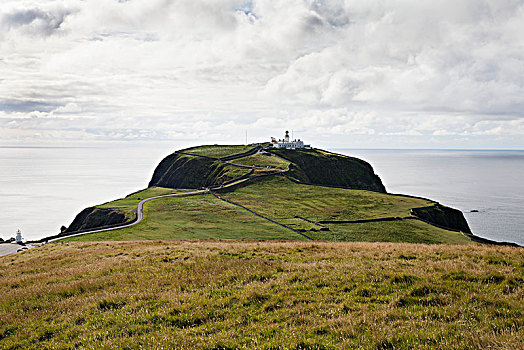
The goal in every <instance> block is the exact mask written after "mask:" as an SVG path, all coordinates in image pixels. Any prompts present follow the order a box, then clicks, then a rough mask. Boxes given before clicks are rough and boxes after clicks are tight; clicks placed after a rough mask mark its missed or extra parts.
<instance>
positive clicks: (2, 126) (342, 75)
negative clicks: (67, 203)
mask: <svg viewBox="0 0 524 350" xmlns="http://www.w3.org/2000/svg"><path fill="white" fill-rule="evenodd" d="M523 33H524V4H523V2H522V1H521V0H464V1H460V2H456V1H451V0H443V1H439V2H421V1H415V0H404V1H387V2H384V1H379V0H369V1H356V0H346V1H344V0H330V1H328V0H326V1H322V0H258V1H241V0H220V1H217V0H173V1H168V0H148V1H146V0H132V1H126V2H119V1H109V0H87V1H80V0H69V1H65V0H22V1H19V0H16V1H15V0H4V1H3V2H2V5H1V6H0V110H1V111H2V112H1V113H0V130H1V132H2V138H3V139H4V140H9V139H11V140H16V142H19V141H20V140H24V139H25V138H31V139H34V136H28V135H33V134H35V135H36V134H37V135H38V139H39V140H42V142H43V141H45V140H46V139H52V138H54V137H57V136H60V137H61V138H64V139H68V138H70V139H71V140H77V139H82V138H83V139H86V140H92V139H104V138H108V139H119V138H121V139H148V140H149V139H169V138H172V137H176V138H187V139H190V138H191V137H196V138H205V137H209V138H213V139H214V140H216V141H220V140H221V138H222V139H227V138H232V137H233V138H239V137H238V136H237V135H239V134H243V131H244V130H245V129H250V130H252V131H251V132H252V134H253V137H255V136H256V135H260V137H262V136H264V135H265V136H267V133H268V132H272V133H274V132H276V131H277V130H279V129H281V128H283V127H286V128H290V129H291V128H294V129H296V130H303V131H302V133H303V135H304V136H303V137H304V138H306V137H309V138H310V139H311V138H315V137H320V136H319V135H331V136H332V138H331V140H332V142H333V143H335V142H337V143H344V144H345V145H347V146H353V144H352V143H351V142H352V141H351V140H352V138H351V137H348V135H374V137H377V139H375V140H377V141H376V142H383V143H384V144H383V146H387V142H388V139H387V138H386V137H385V135H389V136H394V135H397V136H399V137H400V136H402V137H404V138H405V140H406V143H407V144H409V142H410V141H407V140H408V139H409V138H410V137H413V138H414V139H415V138H417V137H418V136H424V135H425V136H427V138H428V140H429V137H435V138H437V139H438V137H444V136H446V137H448V136H452V135H468V137H476V136H478V137H480V136H482V137H489V136H490V135H492V136H497V137H499V138H500V137H504V136H505V135H506V136H507V137H508V140H510V141H508V142H512V144H513V147H524V143H523V142H524V141H518V137H517V138H516V140H517V141H514V140H515V138H512V135H516V136H518V135H523V134H524V130H523V127H522V124H523V123H524V114H523V112H522V111H523V110H524V98H523V97H522V96H524V34H523ZM35 116H37V117H36V118H35ZM13 121H14V123H13ZM115 125H118V126H119V127H120V128H121V129H120V128H118V129H115ZM381 135H382V136H384V138H383V139H382V141H380V140H379V139H378V138H379V137H381ZM4 142H6V141H4ZM417 142H418V141H417ZM421 142H424V141H421ZM428 142H429V141H428Z"/></svg>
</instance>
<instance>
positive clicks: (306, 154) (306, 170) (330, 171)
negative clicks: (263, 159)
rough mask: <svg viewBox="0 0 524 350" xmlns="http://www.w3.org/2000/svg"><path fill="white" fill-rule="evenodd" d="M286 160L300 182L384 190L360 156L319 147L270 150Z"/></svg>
mask: <svg viewBox="0 0 524 350" xmlns="http://www.w3.org/2000/svg"><path fill="white" fill-rule="evenodd" d="M270 152H271V153H274V154H277V155H278V156H280V157H282V158H284V159H286V160H288V161H289V162H291V163H292V164H291V165H290V167H289V173H288V174H289V176H290V177H291V178H294V179H296V180H298V181H300V182H304V183H309V184H318V185H328V186H340V187H347V188H354V189H363V190H370V191H376V192H382V193H386V188H385V187H384V185H383V184H382V181H381V180H380V178H379V177H378V175H376V174H375V172H374V171H373V168H372V167H371V165H370V164H369V163H367V162H366V161H363V160H362V159H358V158H353V157H348V156H344V155H339V154H334V153H330V152H324V151H320V150H313V149H312V150H307V149H300V150H285V149H278V150H271V151H270Z"/></svg>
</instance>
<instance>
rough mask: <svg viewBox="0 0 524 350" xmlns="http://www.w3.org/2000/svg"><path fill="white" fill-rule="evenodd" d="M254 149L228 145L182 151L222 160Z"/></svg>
mask: <svg viewBox="0 0 524 350" xmlns="http://www.w3.org/2000/svg"><path fill="white" fill-rule="evenodd" d="M251 149H253V147H251V146H226V145H224V146H223V145H214V146H199V147H193V148H188V149H185V150H182V151H183V152H187V153H193V154H198V155H201V156H207V157H213V158H222V157H227V156H232V155H235V154H239V153H244V152H247V151H249V150H251Z"/></svg>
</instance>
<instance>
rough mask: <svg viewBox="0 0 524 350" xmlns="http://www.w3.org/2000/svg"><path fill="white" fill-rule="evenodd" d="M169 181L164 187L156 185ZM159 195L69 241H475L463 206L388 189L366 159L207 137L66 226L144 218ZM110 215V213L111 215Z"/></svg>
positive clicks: (128, 215)
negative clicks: (139, 187)
mask: <svg viewBox="0 0 524 350" xmlns="http://www.w3.org/2000/svg"><path fill="white" fill-rule="evenodd" d="M157 186H160V187H157ZM195 188H208V189H210V190H209V191H208V192H206V193H204V192H202V193H201V194H199V195H196V194H193V195H192V196H186V197H178V198H172V197H170V198H158V199H155V200H154V201H151V202H147V203H146V204H145V205H144V217H145V220H143V221H142V222H140V223H138V224H136V225H134V226H132V227H127V228H122V229H119V230H117V231H105V232H97V233H92V234H89V235H84V236H77V237H74V238H70V240H135V239H146V240H147V239H201V238H256V239H290V240H303V239H308V240H326V241H385V242H413V243H451V244H464V243H470V240H468V239H467V238H466V237H465V236H464V235H463V234H461V233H459V232H458V231H461V232H463V233H464V234H470V231H469V227H468V225H467V222H466V220H465V219H464V217H463V215H462V213H461V212H460V211H457V210H454V209H451V208H447V207H444V206H442V205H440V204H438V203H435V202H433V201H431V200H427V199H423V198H414V197H409V196H402V195H389V194H387V193H386V190H385V188H384V186H383V184H382V182H381V181H380V179H379V178H378V176H377V175H376V174H375V173H374V171H373V168H372V167H371V166H370V165H369V164H368V163H366V162H364V161H362V160H360V159H357V158H352V157H347V156H342V155H337V154H334V153H330V152H326V151H322V150H304V149H300V150H293V151H292V150H275V149H266V148H264V147H263V146H253V147H246V146H202V147H193V148H189V149H185V150H181V151H177V152H175V153H173V154H171V155H169V156H168V157H166V158H165V159H163V160H162V161H161V162H160V164H159V165H158V166H157V168H156V169H155V171H154V174H153V177H152V179H151V182H150V187H149V188H148V189H146V190H143V191H139V192H136V193H134V194H132V195H130V196H128V197H126V198H124V199H121V200H118V201H114V202H110V203H106V204H104V205H102V206H98V207H97V208H88V209H86V210H85V211H83V212H82V213H80V214H79V215H78V216H77V218H75V221H74V222H73V223H72V224H71V226H70V227H69V228H68V229H67V230H66V232H65V233H64V235H67V234H71V233H74V232H76V231H77V230H85V229H90V228H99V227H104V226H112V225H115V224H118V221H119V220H120V221H121V222H130V221H132V220H134V218H135V217H136V213H135V211H136V205H137V204H138V201H140V200H141V199H144V198H148V197H151V196H152V195H153V194H156V193H173V192H175V191H188V190H189V189H195ZM104 218H105V220H104Z"/></svg>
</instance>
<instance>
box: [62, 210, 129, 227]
mask: <svg viewBox="0 0 524 350" xmlns="http://www.w3.org/2000/svg"><path fill="white" fill-rule="evenodd" d="M126 221H129V218H128V217H127V216H126V214H124V213H121V212H118V211H115V210H113V209H108V208H96V207H90V208H85V209H84V210H82V211H81V212H80V213H79V214H78V215H77V216H76V217H75V219H74V220H73V222H72V223H71V225H69V227H68V228H67V229H66V230H65V231H64V232H63V234H69V233H71V232H76V231H83V230H88V229H91V228H95V227H96V228H101V227H105V226H111V225H116V224H121V223H124V222H126Z"/></svg>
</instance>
